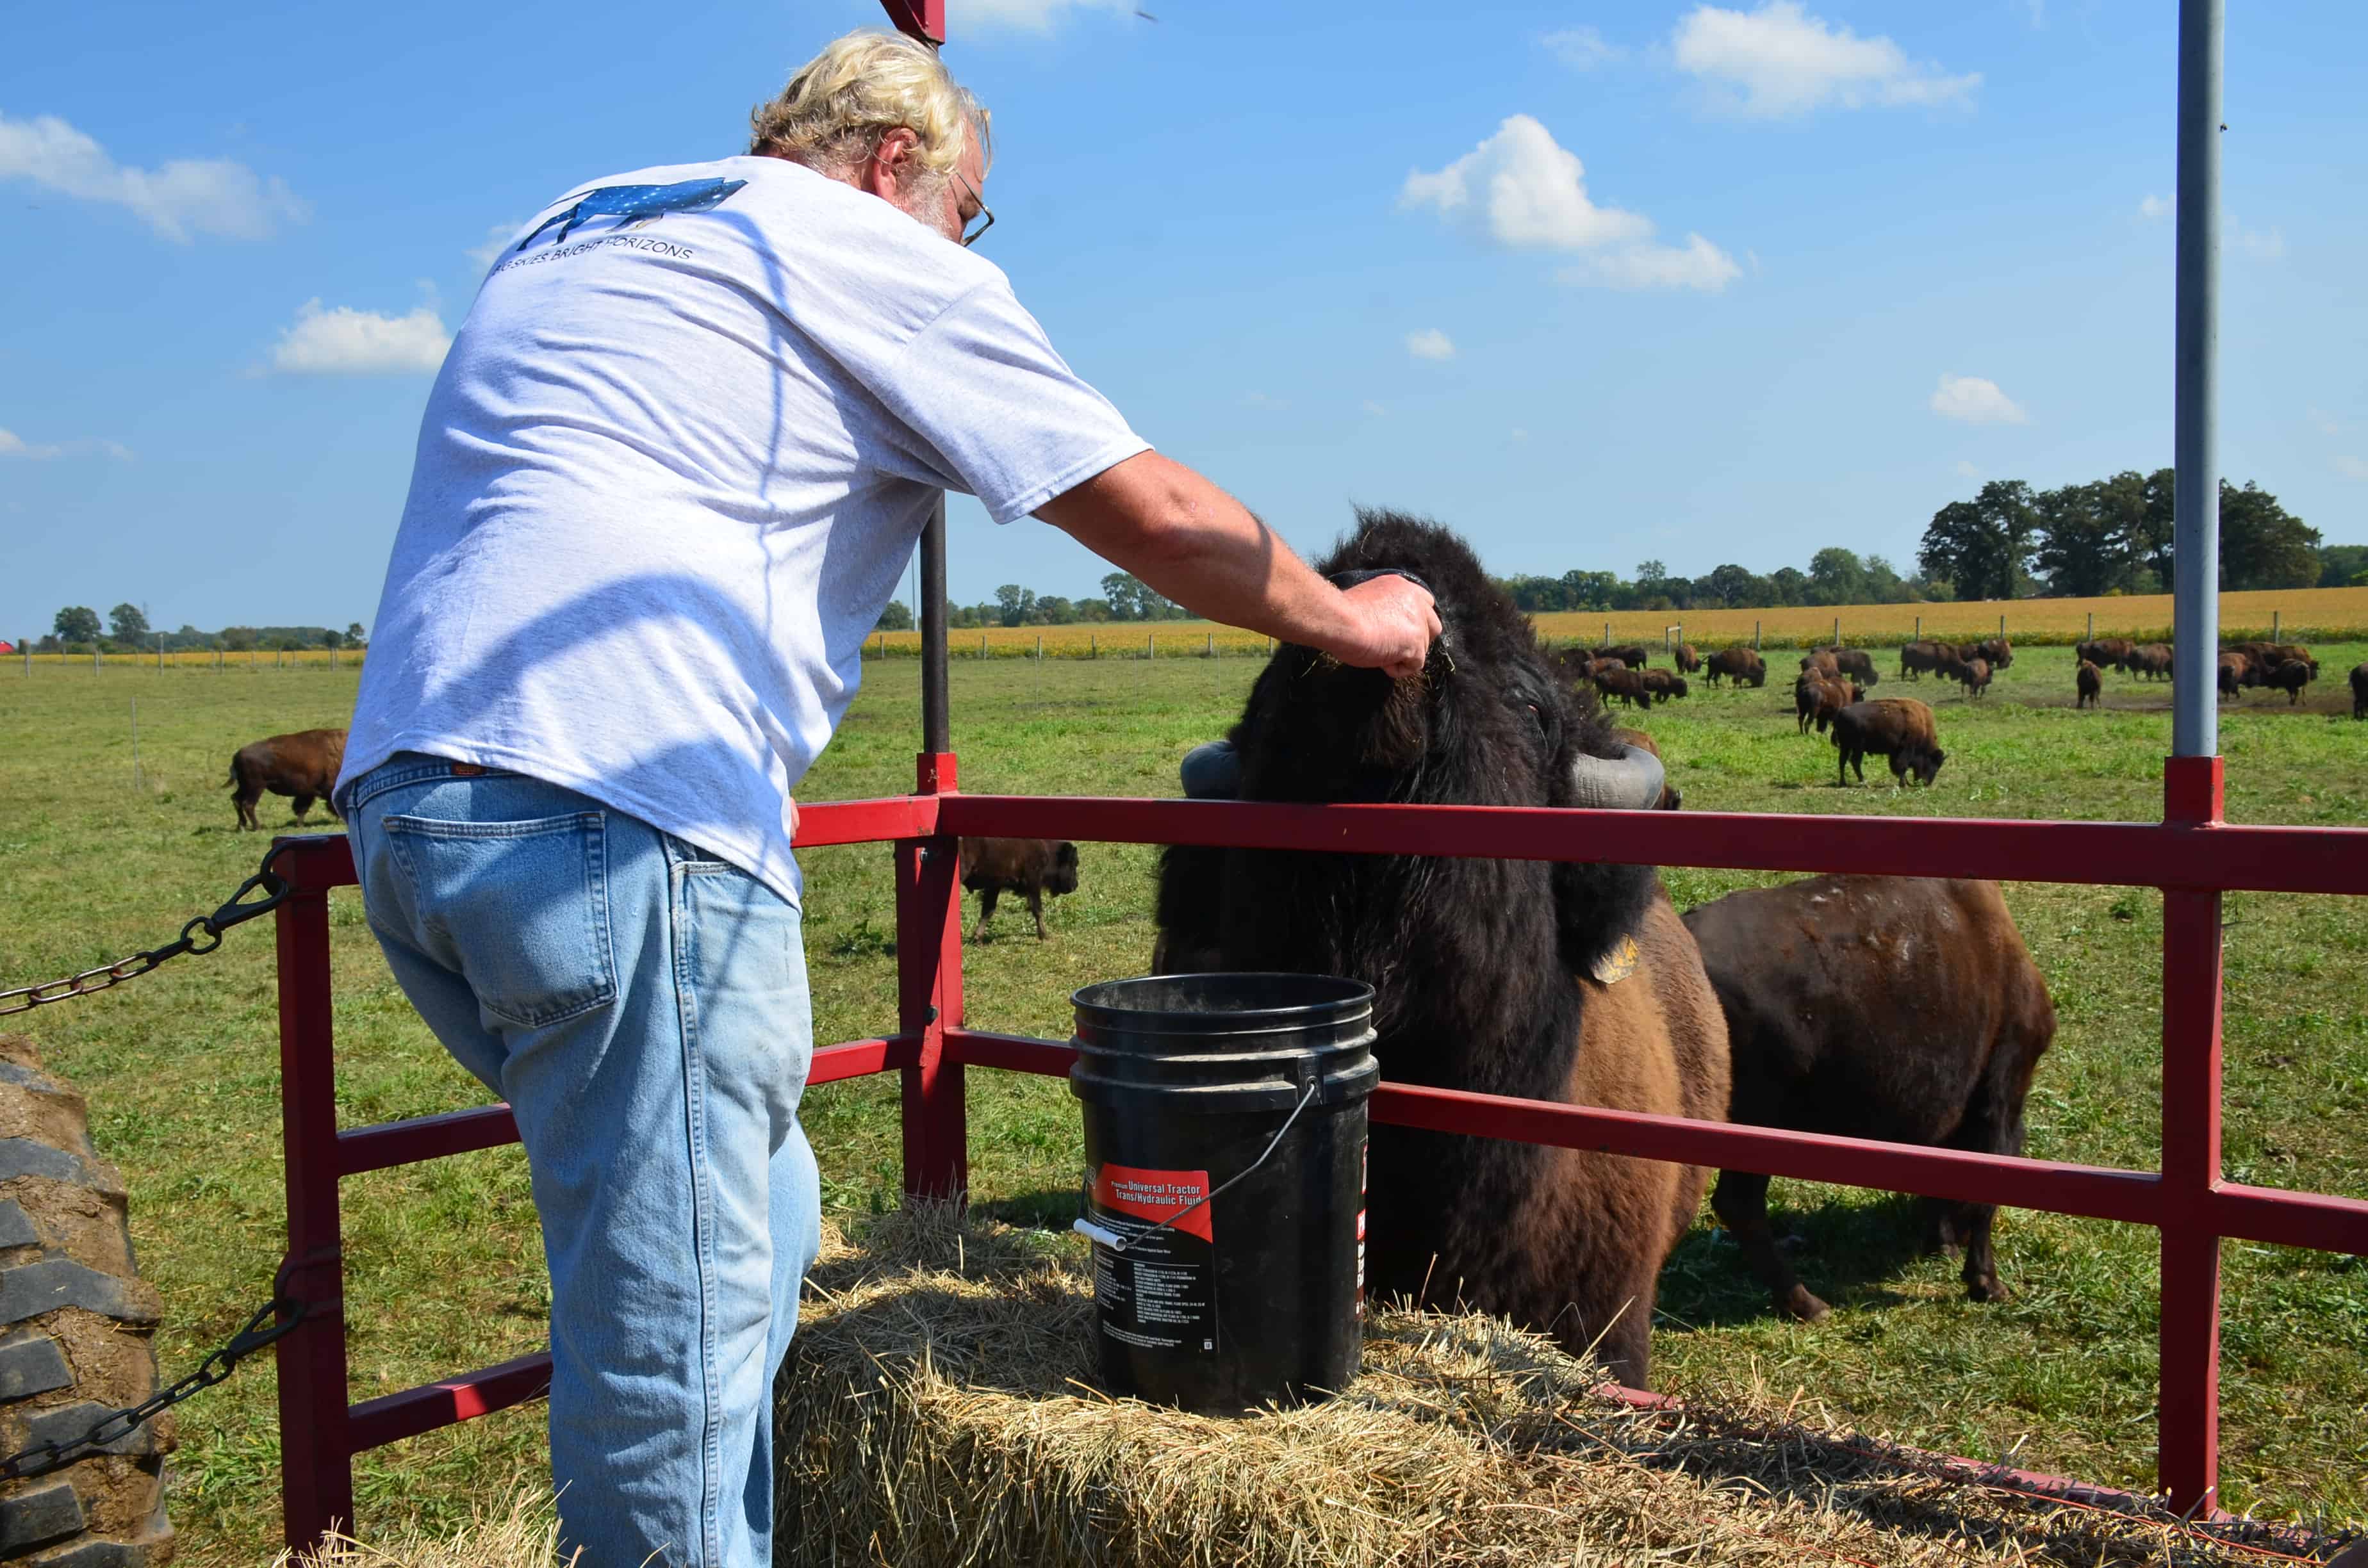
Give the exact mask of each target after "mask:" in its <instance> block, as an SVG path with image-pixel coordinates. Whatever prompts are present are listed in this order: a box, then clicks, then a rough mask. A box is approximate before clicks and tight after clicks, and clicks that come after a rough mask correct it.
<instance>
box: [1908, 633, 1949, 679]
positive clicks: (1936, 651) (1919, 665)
mask: <svg viewBox="0 0 2368 1568" xmlns="http://www.w3.org/2000/svg"><path fill="white" fill-rule="evenodd" d="M1956 656H1957V650H1956V649H1955V648H1953V647H1952V646H1951V645H1950V644H1948V643H1946V642H1910V643H1907V645H1906V646H1904V647H1902V648H1901V649H1900V650H1899V678H1900V679H1902V680H1921V679H1923V678H1924V675H1925V672H1926V671H1928V670H1930V671H1937V670H1939V669H1940V667H1941V659H1942V658H1943V657H1947V658H1951V659H1953V658H1955V657H1956Z"/></svg>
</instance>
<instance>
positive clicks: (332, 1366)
mask: <svg viewBox="0 0 2368 1568" xmlns="http://www.w3.org/2000/svg"><path fill="white" fill-rule="evenodd" d="M289 859H291V860H293V862H294V864H293V865H292V866H290V864H288V862H287V861H282V863H281V865H280V868H279V869H280V872H281V874H282V875H284V876H288V877H289V878H290V881H292V882H294V883H295V884H296V891H295V892H292V893H290V895H289V897H288V898H287V900H286V901H285V902H284V903H281V904H280V906H279V911H278V913H277V915H275V916H274V918H275V919H277V920H278V922H279V1085H280V1087H279V1096H280V1116H281V1122H280V1143H281V1154H282V1158H283V1159H284V1161H285V1170H286V1176H287V1184H288V1186H287V1203H288V1256H287V1258H286V1260H285V1261H283V1262H282V1263H281V1264H280V1266H279V1278H278V1279H277V1280H276V1281H275V1282H274V1289H276V1290H279V1292H280V1293H281V1294H283V1295H289V1296H294V1297H297V1298H299V1299H301V1300H302V1301H303V1302H304V1303H305V1311H304V1322H303V1324H302V1326H300V1327H299V1328H297V1329H296V1331H295V1332H294V1333H292V1334H290V1335H287V1336H286V1337H284V1338H282V1339H281V1340H280V1341H279V1344H278V1345H276V1346H273V1349H274V1351H275V1353H276V1355H277V1357H278V1358H279V1429H280V1431H282V1432H283V1433H289V1434H301V1435H302V1441H301V1442H290V1443H287V1444H284V1445H283V1446H282V1447H281V1449H280V1453H279V1491H280V1506H281V1509H282V1513H281V1518H282V1521H283V1525H284V1528H285V1532H286V1540H287V1544H288V1545H289V1546H290V1547H296V1548H303V1547H308V1546H312V1545H314V1544H316V1543H317V1542H318V1541H319V1540H320V1539H321V1538H322V1537H323V1536H324V1535H325V1534H327V1533H328V1531H330V1530H331V1529H335V1528H343V1529H351V1528H353V1523H354V1461H353V1451H352V1437H350V1435H349V1431H348V1426H347V1415H346V1393H347V1390H346V1376H347V1368H346V1300H345V1264H344V1254H343V1241H342V1238H341V1236H340V1228H341V1227H340V1222H339V1219H338V1213H337V1094H336V1090H337V1085H336V1059H335V1056H334V1055H333V1049H332V1048H333V1030H334V1027H335V1026H334V1023H333V1015H332V1013H331V1010H330V1001H329V895H328V892H327V890H326V889H324V888H320V887H313V886H308V885H306V884H307V883H308V882H309V881H310V880H311V879H310V876H309V875H308V873H309V872H310V870H311V867H310V866H309V865H308V864H307V862H308V861H310V860H311V859H312V856H311V855H310V854H309V853H306V852H304V851H302V850H298V851H296V852H295V853H294V854H292V855H291V856H290V857H289Z"/></svg>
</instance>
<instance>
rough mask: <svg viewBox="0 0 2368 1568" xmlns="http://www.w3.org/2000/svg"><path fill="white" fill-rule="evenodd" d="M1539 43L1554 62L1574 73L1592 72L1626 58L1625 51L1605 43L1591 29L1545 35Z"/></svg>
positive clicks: (1577, 29) (1612, 44) (1566, 29)
mask: <svg viewBox="0 0 2368 1568" xmlns="http://www.w3.org/2000/svg"><path fill="white" fill-rule="evenodd" d="M1540 41H1541V42H1543V44H1544V45H1545V46H1546V48H1547V49H1548V50H1550V51H1553V53H1554V58H1555V59H1556V60H1559V61H1561V62H1563V63H1564V64H1565V65H1567V66H1569V67H1570V68H1571V69H1572V70H1574V71H1592V70H1594V69H1595V68H1596V67H1597V66H1599V65H1610V64H1612V63H1615V62H1619V61H1622V60H1625V59H1627V58H1628V51H1626V50H1624V49H1622V48H1621V47H1620V46H1619V45H1618V44H1616V43H1607V42H1606V41H1604V37H1603V35H1602V34H1601V33H1600V32H1597V31H1596V30H1595V29H1594V28H1564V29H1563V30H1562V31H1560V32H1558V33H1548V34H1546V36H1545V37H1544V38H1543V40H1540Z"/></svg>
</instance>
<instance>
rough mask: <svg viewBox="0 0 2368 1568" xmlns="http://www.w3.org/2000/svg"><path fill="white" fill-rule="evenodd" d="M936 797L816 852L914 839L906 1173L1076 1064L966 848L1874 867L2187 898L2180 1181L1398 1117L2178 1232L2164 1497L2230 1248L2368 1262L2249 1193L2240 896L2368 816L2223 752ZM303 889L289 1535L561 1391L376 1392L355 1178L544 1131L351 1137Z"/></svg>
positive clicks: (2205, 1424) (941, 1169)
mask: <svg viewBox="0 0 2368 1568" xmlns="http://www.w3.org/2000/svg"><path fill="white" fill-rule="evenodd" d="M919 774H920V778H919V790H918V792H917V793H916V794H913V795H910V796H905V797H901V798H896V799H890V800H884V801H852V802H848V803H844V804H824V805H814V806H806V807H803V808H801V810H800V812H799V822H798V845H799V846H800V847H801V848H812V847H815V846H824V845H838V844H868V843H886V844H890V845H892V846H893V847H894V854H895V857H896V927H897V948H896V952H897V960H896V961H897V967H898V976H899V983H898V998H897V1014H898V1017H897V1028H896V1031H895V1032H894V1034H890V1035H886V1036H883V1037H882V1038H880V1039H876V1040H851V1041H848V1042H846V1043H843V1044H838V1045H831V1046H825V1047H824V1048H822V1049H821V1050H818V1051H815V1053H814V1074H813V1078H812V1080H811V1081H812V1082H813V1083H814V1084H827V1083H832V1082H835V1081H837V1080H838V1079H841V1078H852V1077H860V1076H862V1075H864V1074H871V1073H882V1072H887V1071H890V1070H892V1069H893V1070H894V1071H896V1072H898V1073H901V1074H903V1077H904V1110H903V1114H904V1131H905V1190H906V1191H908V1192H912V1193H916V1194H927V1195H933V1196H955V1195H959V1194H961V1193H962V1192H963V1191H964V1190H965V1188H966V1186H967V1176H966V1172H967V1153H966V1138H967V1133H966V1124H965V1115H964V1105H963V1073H964V1070H965V1069H966V1068H969V1067H973V1066H977V1067H996V1068H1004V1069H1008V1070H1011V1071H1017V1072H1023V1073H1043V1074H1065V1073H1066V1072H1067V1070H1068V1066H1069V1061H1070V1051H1069V1048H1068V1047H1067V1046H1066V1045H1064V1044H1062V1043H1060V1042H1057V1041H1053V1040H1034V1039H1030V1038H1026V1037H1023V1036H1017V1035H1005V1034H994V1033H989V1032H985V1031H984V1030H979V1029H973V1028H969V1027H968V1023H967V1020H966V1019H965V1018H964V1017H963V1014H962V926H961V915H962V909H961V887H960V884H959V882H958V881H957V878H956V875H955V871H956V865H955V859H956V858H955V839H956V838H957V837H959V836H962V835H1013V836H1025V837H1058V838H1071V839H1083V840H1088V841H1097V842H1106V843H1132V844H1200V845H1217V844H1231V845H1239V846H1246V847H1251V848H1272V849H1301V850H1305V849H1324V850H1336V851H1340V852H1344V853H1367V854H1372V853H1386V854H1401V855H1406V854H1412V855H1443V856H1487V857H1500V858H1516V859H1532V860H1574V861H1607V862H1615V863H1622V864H1642V865H1659V866H1702V867H1729V868H1736V869H1751V870H1766V871H1800V872H1817V871H1850V872H1861V873H1880V874H1887V875H1893V876H1917V877H1960V876H1974V877H1989V878H1995V879H1998V880H2000V881H2044V882H2072V883H2106V884H2115V885H2123V886H2130V887H2155V888H2160V889H2161V890H2162V891H2163V948H2164V951H2163V1071H2162V1085H2163V1087H2162V1148H2163V1157H2162V1169H2161V1170H2160V1171H2158V1172H2155V1171H2130V1170H2117V1169H2107V1168H2100V1167H2095V1166H2088V1165H2066V1164H2062V1163H2059V1162H2055V1161H2047V1160H2031V1159H2017V1158H2009V1157H2007V1156H2003V1155H1991V1154H1975V1153H1961V1152H1958V1151H1954V1150H1947V1149H1930V1148H1921V1147H1912V1146H1907V1145H1902V1144H1892V1143H1878V1142H1866V1141H1862V1140H1859V1139H1851V1138H1833V1137H1824V1136H1819V1135H1816V1134H1810V1133H1798V1132H1781V1131H1770V1130H1768V1129H1764V1128H1752V1127H1737V1126H1729V1125H1726V1124H1724V1123H1713V1122H1701V1121H1691V1120H1686V1119H1679V1118H1672V1117H1662V1116H1646V1115H1641V1114H1636V1113H1633V1112H1626V1111H1612V1110H1599V1109H1593V1108H1586V1107H1580V1106H1568V1105H1559V1104H1554V1103H1549V1102H1543V1101H1536V1100H1521V1099H1512V1098H1507V1097H1504V1096H1495V1095H1480V1094H1467V1093H1459V1092H1457V1091H1454V1090H1450V1089H1434V1088H1423V1087H1417V1086H1415V1085H1404V1084H1384V1085H1383V1086H1382V1087H1381V1089H1380V1090H1379V1091H1378V1092H1377V1093H1376V1094H1375V1096H1374V1098H1373V1101H1372V1115H1373V1118H1374V1119H1376V1120H1378V1121H1382V1122H1385V1123H1390V1124H1393V1125H1397V1126H1405V1127H1421V1128H1427V1129H1429V1130H1432V1131H1441V1132H1461V1133H1469V1134H1473V1135H1475V1136H1481V1137H1493V1138H1512V1139H1519V1140H1521V1141H1524V1142H1533V1143H1546V1144H1554V1145H1558V1146H1561V1147H1565V1148H1579V1149H1595V1150H1602V1151H1608V1152H1612V1153H1623V1154H1634V1155H1638V1156H1642V1157H1644V1158H1647V1159H1659V1160H1678V1161H1685V1162H1690V1163H1693V1164H1700V1165H1713V1166H1736V1167H1740V1168H1744V1169H1748V1170H1754V1171H1765V1172H1768V1173H1769V1174H1770V1175H1773V1176H1793V1177H1800V1178H1803V1179H1806V1180H1812V1181H1824V1182H1832V1183H1837V1184H1839V1185H1842V1186H1849V1187H1875V1188H1880V1189H1884V1190H1887V1191H1893V1192H1905V1193H1918V1194H1923V1195H1927V1196H1930V1197H1936V1198H1949V1199H1964V1200H1974V1201H1982V1202H1993V1203H1999V1204H2005V1205H2009V1206H2012V1207H2018V1208H2024V1209H2044V1210H2054V1211H2055V1212H2057V1213H2063V1214H2074V1215H2083V1216H2088V1217H2091V1218H2095V1219H2101V1220H2117V1221H2124V1222H2127V1223H2131V1224H2139V1225H2151V1226H2153V1227H2155V1228H2156V1229H2157V1231H2159V1232H2160V1233H2161V1236H2162V1286H2161V1289H2162V1313H2161V1346H2160V1354H2161V1363H2160V1379H2161V1398H2160V1403H2159V1406H2158V1410H2159V1415H2158V1419H2159V1433H2158V1442H2159V1454H2160V1460H2159V1475H2158V1479H2159V1483H2160V1486H2161V1489H2162V1490H2163V1492H2165V1493H2166V1494H2168V1495H2169V1500H2170V1503H2171V1505H2172V1506H2174V1507H2176V1508H2179V1509H2180V1510H2182V1511H2187V1510H2194V1511H2197V1512H2208V1511H2209V1510H2210V1509H2211V1507H2212V1506H2213V1504H2214V1500H2215V1497H2216V1492H2217V1482H2216V1475H2217V1469H2218V1425H2219V1410H2218V1376H2219V1368H2218V1363H2219V1338H2220V1251H2219V1248H2220V1241H2221V1238H2223V1237H2238V1238H2242V1239H2246V1240H2251V1241H2260V1242H2270V1243H2274V1244H2281V1245H2285V1246H2298V1247H2310V1248H2316V1249H2317V1250H2320V1251H2325V1252H2345V1253H2353V1254H2360V1255H2363V1256H2368V1202H2362V1201H2360V1200H2358V1199H2348V1198H2340V1197H2335V1196H2333V1195H2330V1194H2324V1193H2296V1192H2286V1191H2283V1190H2279V1189H2275V1188H2271V1187H2248V1186H2244V1185H2241V1184H2238V1183H2234V1182H2227V1181H2224V1180H2222V1179H2221V1174H2220V1006H2221V971H2220V898H2221V894H2222V893H2223V892H2234V891H2260V892H2293V893H2339V894H2343V893H2348V894H2358V893H2368V830H2360V829H2351V828H2305V827H2234V826H2229V825H2227V824H2224V823H2223V822H2222V821H2221V820H2220V818H2221V811H2220V804H2221V794H2220V780H2221V773H2220V762H2219V759H2218V758H2216V757H2183V758H2172V759H2170V761H2169V764H2168V765H2167V767H2166V772H2165V797H2164V814H2163V820H2162V821H2161V822H2160V823H2158V824H2137V823H2066V822H1981V821H1932V820H1929V819H1919V820H1905V819H1897V818H1869V817H1851V816H1790V815H1753V814H1743V813H1723V812H1588V811H1553V810H1530V809H1520V808H1507V807H1488V806H1309V805H1277V804H1262V803H1245V802H1231V801H1135V800H1102V799H1071V798H1061V797H1048V798H1031V797H1017V796H991V795H978V796H973V795H962V794H960V793H958V792H956V791H955V790H954V782H955V774H954V759H953V757H952V756H951V755H937V756H930V755H925V756H922V757H921V759H920V767H919ZM278 865H279V869H280V871H281V872H282V874H284V875H286V876H288V877H289V879H290V881H291V883H292V884H293V886H294V889H295V891H294V892H293V893H292V894H291V895H290V898H289V899H288V900H287V902H286V903H283V904H282V905H281V906H280V908H279V915H278V918H279V1008H280V1014H279V1017H280V1068H281V1093H282V1096H283V1099H284V1108H285V1139H286V1150H287V1180H288V1231H289V1251H288V1260H287V1263H286V1265H285V1266H284V1267H283V1269H282V1288H283V1290H286V1291H287V1292H288V1293H290V1294H293V1295H296V1296H300V1297H302V1299H303V1300H304V1301H308V1302H310V1303H312V1304H313V1306H312V1312H311V1313H310V1315H308V1316H307V1318H306V1320H305V1322H304V1324H302V1327H300V1328H298V1329H297V1330H296V1331H295V1332H294V1333H292V1334H290V1335H288V1336H287V1337H286V1338H284V1339H282V1340H280V1341H279V1346H278V1354H279V1422H280V1433H279V1436H280V1462H281V1466H282V1473H283V1475H284V1478H285V1510H286V1525H287V1536H288V1540H289V1542H290V1544H291V1545H302V1544H306V1543H309V1542H311V1541H313V1540H318V1539H319V1537H320V1536H321V1535H322V1533H323V1532H324V1531H325V1530H327V1529H328V1528H331V1527H332V1526H333V1525H337V1524H343V1525H345V1526H346V1527H347V1528H350V1526H351V1521H352V1520H353V1462H352V1461H353V1456H354V1455H355V1454H357V1453H359V1452H361V1451H363V1450H365V1449H374V1448H377V1447H380V1446H381V1445H383V1444H386V1443H392V1442H395V1441H398V1440H399V1439H401V1438H404V1437H414V1436H416V1435H417V1434H419V1433H422V1432H426V1431H429V1430H431V1429H433V1428H435V1427H438V1426H449V1425H450V1424H451V1423H453V1422H456V1421H465V1420H467V1419H469V1418H470V1417H472V1416H475V1415H484V1414H485V1413H487V1412H489V1411H493V1410H499V1409H502V1408H503V1407H505V1406H507V1405H511V1404H516V1403H519V1402H521V1401H523V1400H528V1399H531V1398H534V1397H535V1396H537V1395H538V1394H540V1393H541V1392H543V1391H544V1390H545V1388H546V1387H547V1386H548V1384H549V1381H550V1358H549V1357H548V1356H542V1355H538V1356H529V1357H524V1358H519V1359H518V1360H515V1361H509V1362H505V1363H504V1364H502V1365H500V1366H497V1367H488V1368H484V1369H480V1370H478V1371H473V1372H467V1373H463V1374H461V1375H460V1376H458V1377H454V1378H451V1379H448V1380H445V1381H439V1382H435V1383H430V1384H427V1385H424V1386H422V1387H419V1388H415V1389H410V1390H406V1391H405V1392H401V1393H395V1394H388V1395H385V1396H383V1397H381V1398H378V1399H372V1400H367V1401H364V1402H363V1403H359V1404H349V1403H347V1362H346V1323H345V1313H344V1300H343V1278H344V1267H343V1260H342V1256H341V1252H340V1244H339V1226H338V1197H337V1184H338V1182H339V1181H340V1180H342V1179H343V1178H344V1177H346V1176H354V1175H358V1174H359V1173H360V1172H363V1171H372V1170H381V1169H384V1168H386V1167H387V1166H390V1165H404V1164H409V1163H412V1162H415V1161H419V1160H426V1159H431V1158H434V1157H436V1156H438V1155H441V1154H452V1153H462V1152H464V1151H467V1150H472V1149H484V1148H491V1147H494V1146H495V1145H497V1144H501V1143H507V1142H514V1141H515V1140H516V1137H517V1131H516V1129H515V1127H514V1126H513V1125H512V1123H511V1120H510V1116H509V1112H508V1110H507V1108H505V1107H500V1106H492V1107H485V1108H479V1109H474V1110H465V1111H459V1112H455V1113H453V1114H450V1115H447V1116H435V1117H426V1118H422V1119H416V1120H412V1121H402V1122H392V1123H387V1124H384V1125H381V1126H375V1127H362V1128H354V1129H349V1130H347V1131H338V1129H337V1125H336V1093H335V1072H336V1069H335V1063H334V1056H333V1041H332V1035H331V1009H330V993H329V919H328V893H329V890H330V889H332V888H336V887H345V886H349V885H351V884H352V882H353V881H354V872H353V862H352V859H351V857H350V855H349V854H348V852H347V846H346V841H345V839H344V838H343V837H342V836H332V835H321V836H312V837H294V838H289V839H285V840H282V841H281V852H280V854H279V860H278Z"/></svg>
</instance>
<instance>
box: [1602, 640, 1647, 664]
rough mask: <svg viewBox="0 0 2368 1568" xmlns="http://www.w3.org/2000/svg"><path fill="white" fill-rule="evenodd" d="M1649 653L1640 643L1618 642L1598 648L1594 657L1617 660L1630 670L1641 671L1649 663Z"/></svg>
mask: <svg viewBox="0 0 2368 1568" xmlns="http://www.w3.org/2000/svg"><path fill="white" fill-rule="evenodd" d="M1650 653H1651V650H1649V649H1647V648H1646V647H1645V644H1643V643H1642V642H1620V643H1614V644H1610V645H1607V646H1605V647H1601V648H1598V649H1597V650H1596V651H1595V656H1596V657H1597V658H1599V659H1617V660H1619V661H1620V662H1621V663H1622V664H1623V665H1627V666H1628V667H1629V668H1630V669H1632V670H1641V669H1643V668H1644V667H1645V665H1646V664H1647V663H1649V662H1650V658H1649V654H1650Z"/></svg>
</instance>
